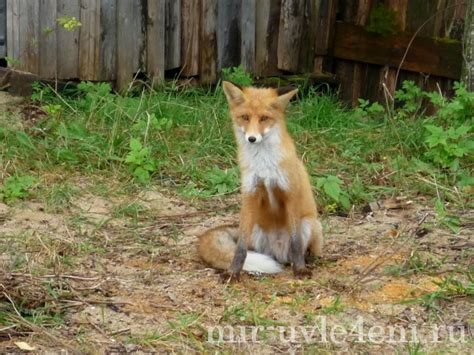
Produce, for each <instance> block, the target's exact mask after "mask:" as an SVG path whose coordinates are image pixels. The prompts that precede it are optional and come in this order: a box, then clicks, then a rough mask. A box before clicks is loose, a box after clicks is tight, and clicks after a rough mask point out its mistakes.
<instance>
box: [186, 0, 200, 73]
mask: <svg viewBox="0 0 474 355" xmlns="http://www.w3.org/2000/svg"><path fill="white" fill-rule="evenodd" d="M200 8H201V6H200V0H181V73H182V74H183V75H184V76H194V75H198V74H199V32H200V31H199V27H200V26H199V22H200V21H199V19H200V16H196V14H199V11H200Z"/></svg>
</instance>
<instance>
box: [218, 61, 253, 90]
mask: <svg viewBox="0 0 474 355" xmlns="http://www.w3.org/2000/svg"><path fill="white" fill-rule="evenodd" d="M222 78H223V79H224V80H229V81H231V82H233V83H234V84H237V85H241V86H250V85H252V84H253V79H252V76H251V75H250V74H248V73H246V72H245V69H244V67H243V66H242V65H239V66H238V67H231V68H224V69H222Z"/></svg>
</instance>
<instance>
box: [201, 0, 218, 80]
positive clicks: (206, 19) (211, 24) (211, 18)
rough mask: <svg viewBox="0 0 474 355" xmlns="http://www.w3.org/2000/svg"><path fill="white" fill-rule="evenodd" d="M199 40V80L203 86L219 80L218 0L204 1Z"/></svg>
mask: <svg viewBox="0 0 474 355" xmlns="http://www.w3.org/2000/svg"><path fill="white" fill-rule="evenodd" d="M201 10H202V11H201V38H200V40H199V52H200V58H199V67H200V69H199V78H200V81H201V83H203V84H212V83H214V82H216V80H217V62H216V60H217V38H216V30H217V0H202V9H201Z"/></svg>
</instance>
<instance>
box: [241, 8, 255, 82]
mask: <svg viewBox="0 0 474 355" xmlns="http://www.w3.org/2000/svg"><path fill="white" fill-rule="evenodd" d="M256 1H257V0H243V1H242V23H241V27H242V34H241V36H242V49H241V51H242V52H241V63H242V65H243V67H244V69H245V71H246V72H247V73H253V72H254V70H255V16H256Z"/></svg>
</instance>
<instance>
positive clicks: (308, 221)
mask: <svg viewBox="0 0 474 355" xmlns="http://www.w3.org/2000/svg"><path fill="white" fill-rule="evenodd" d="M301 226H302V227H301V232H302V235H303V240H304V241H305V250H309V253H310V254H311V256H313V257H321V256H322V255H323V244H324V241H323V227H322V225H321V222H320V221H319V220H318V219H317V218H316V217H311V218H304V219H303V221H302V223H301Z"/></svg>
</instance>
